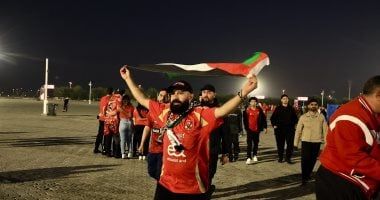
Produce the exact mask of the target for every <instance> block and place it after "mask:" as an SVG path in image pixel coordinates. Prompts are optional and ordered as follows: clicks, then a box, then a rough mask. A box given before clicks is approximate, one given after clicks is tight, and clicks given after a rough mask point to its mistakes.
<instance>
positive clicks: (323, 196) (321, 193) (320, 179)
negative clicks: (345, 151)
mask: <svg viewBox="0 0 380 200" xmlns="http://www.w3.org/2000/svg"><path fill="white" fill-rule="evenodd" d="M315 195H316V197H317V200H330V199H331V200H350V199H355V200H358V199H367V198H366V196H365V195H364V193H363V192H362V190H361V189H360V188H359V187H358V186H356V185H355V184H353V183H351V182H350V181H348V180H346V179H344V178H342V177H340V176H338V175H336V174H334V173H332V172H331V171H330V170H328V169H326V168H324V167H323V166H322V165H321V166H320V167H319V169H318V171H317V176H316V183H315Z"/></svg>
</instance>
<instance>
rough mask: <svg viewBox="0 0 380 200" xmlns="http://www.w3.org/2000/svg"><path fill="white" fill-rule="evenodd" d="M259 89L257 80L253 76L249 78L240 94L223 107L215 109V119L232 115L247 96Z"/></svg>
mask: <svg viewBox="0 0 380 200" xmlns="http://www.w3.org/2000/svg"><path fill="white" fill-rule="evenodd" d="M256 88H257V78H256V76H252V77H250V78H248V80H247V82H246V83H245V84H244V85H243V88H242V89H241V90H240V94H239V95H236V96H234V97H232V98H231V99H230V100H228V101H227V102H226V103H225V104H223V105H222V106H221V107H218V108H216V109H215V117H216V118H220V117H223V116H225V115H227V114H228V113H231V112H232V111H233V110H234V109H235V108H236V107H237V106H238V105H239V104H240V103H241V101H242V99H244V98H246V97H247V95H248V94H249V93H250V92H252V91H253V90H254V89H256Z"/></svg>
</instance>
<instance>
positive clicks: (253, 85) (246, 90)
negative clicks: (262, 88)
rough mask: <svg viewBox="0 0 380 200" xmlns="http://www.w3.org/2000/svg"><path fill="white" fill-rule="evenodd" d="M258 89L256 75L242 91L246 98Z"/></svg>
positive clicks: (249, 79)
mask: <svg viewBox="0 0 380 200" xmlns="http://www.w3.org/2000/svg"><path fill="white" fill-rule="evenodd" d="M256 88H257V77H256V76H255V75H253V76H250V77H249V78H248V81H247V82H246V83H245V84H244V85H243V88H242V89H241V92H242V95H243V96H244V97H246V96H247V95H248V94H249V93H250V92H252V91H253V90H254V89H256Z"/></svg>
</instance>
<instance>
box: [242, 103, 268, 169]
mask: <svg viewBox="0 0 380 200" xmlns="http://www.w3.org/2000/svg"><path fill="white" fill-rule="evenodd" d="M248 103H249V106H248V108H247V109H246V110H245V111H244V113H243V122H244V128H245V130H246V132H247V161H246V164H247V165H249V164H252V161H253V162H257V161H258V160H257V150H258V148H259V142H260V132H261V131H265V133H266V132H267V118H266V116H265V114H264V112H263V110H262V109H261V107H260V106H258V100H257V98H256V97H250V98H249V99H248ZM252 142H253V149H252ZM252 150H253V159H252Z"/></svg>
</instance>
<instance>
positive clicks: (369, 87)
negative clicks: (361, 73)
mask: <svg viewBox="0 0 380 200" xmlns="http://www.w3.org/2000/svg"><path fill="white" fill-rule="evenodd" d="M376 88H380V75H377V76H374V77H372V78H370V79H368V80H367V81H366V82H365V83H364V86H363V94H365V95H368V94H372V93H374V92H375V89H376Z"/></svg>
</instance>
